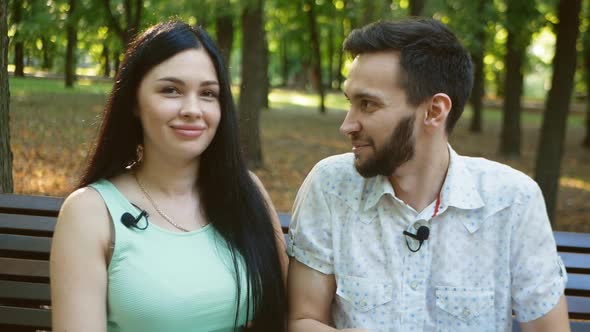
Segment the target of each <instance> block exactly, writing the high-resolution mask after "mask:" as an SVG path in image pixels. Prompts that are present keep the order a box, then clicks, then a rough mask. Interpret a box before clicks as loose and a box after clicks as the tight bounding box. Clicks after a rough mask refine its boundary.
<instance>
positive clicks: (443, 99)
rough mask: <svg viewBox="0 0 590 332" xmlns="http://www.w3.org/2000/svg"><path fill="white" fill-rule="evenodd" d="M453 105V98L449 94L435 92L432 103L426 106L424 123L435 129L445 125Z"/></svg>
mask: <svg viewBox="0 0 590 332" xmlns="http://www.w3.org/2000/svg"><path fill="white" fill-rule="evenodd" d="M452 106H453V103H452V102H451V98H450V97H449V96H448V95H447V94H445V93H437V94H435V95H434V96H433V97H432V100H431V101H430V105H428V107H427V108H426V114H425V116H424V125H425V126H427V127H431V128H433V129H434V128H440V127H444V126H445V123H446V120H447V116H448V115H449V112H450V111H451V108H452Z"/></svg>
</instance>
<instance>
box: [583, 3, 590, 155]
mask: <svg viewBox="0 0 590 332" xmlns="http://www.w3.org/2000/svg"><path fill="white" fill-rule="evenodd" d="M587 3H588V6H587V7H586V8H588V10H587V12H590V1H588V2H587ZM583 58H584V60H583V61H584V67H585V68H584V69H585V77H586V137H585V138H584V140H583V141H582V146H583V147H585V148H588V149H590V31H588V30H586V32H585V33H584V56H583Z"/></svg>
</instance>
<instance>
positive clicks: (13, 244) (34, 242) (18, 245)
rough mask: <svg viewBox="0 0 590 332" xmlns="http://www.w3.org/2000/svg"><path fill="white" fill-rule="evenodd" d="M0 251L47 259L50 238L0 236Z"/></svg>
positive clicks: (13, 235)
mask: <svg viewBox="0 0 590 332" xmlns="http://www.w3.org/2000/svg"><path fill="white" fill-rule="evenodd" d="M0 250H5V251H11V252H19V253H23V254H32V255H35V254H37V255H46V256H47V257H49V251H50V250H51V238H49V237H41V236H26V235H15V234H0Z"/></svg>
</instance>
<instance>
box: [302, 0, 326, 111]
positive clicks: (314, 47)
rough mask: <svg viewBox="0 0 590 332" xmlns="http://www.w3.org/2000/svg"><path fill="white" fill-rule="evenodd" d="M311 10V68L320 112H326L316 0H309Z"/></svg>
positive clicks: (309, 14) (308, 14) (309, 16)
mask: <svg viewBox="0 0 590 332" xmlns="http://www.w3.org/2000/svg"><path fill="white" fill-rule="evenodd" d="M307 4H308V5H309V10H308V11H307V17H308V19H309V32H310V34H311V52H312V53H311V68H312V76H313V77H312V82H314V81H315V88H316V89H317V91H318V94H319V95H320V108H319V111H320V113H326V106H325V101H324V99H325V96H324V83H323V80H322V57H321V53H320V40H319V33H318V27H317V22H316V17H315V11H314V2H313V1H309V0H308V1H307Z"/></svg>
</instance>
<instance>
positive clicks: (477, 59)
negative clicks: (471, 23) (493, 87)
mask: <svg viewBox="0 0 590 332" xmlns="http://www.w3.org/2000/svg"><path fill="white" fill-rule="evenodd" d="M477 6H478V8H477V9H478V12H479V13H482V12H483V10H484V6H485V0H479V1H478V3H477ZM485 29H486V26H485V24H480V25H478V31H477V32H476V35H475V37H476V38H477V43H476V44H475V46H474V47H473V49H472V51H471V59H472V60H473V66H474V75H473V89H472V91H471V98H470V102H471V107H472V108H473V117H472V118H471V125H470V127H469V130H470V131H471V132H472V133H481V132H482V131H483V126H482V112H483V97H484V95H485V86H484V84H485V78H484V72H483V65H484V64H483V57H484V55H485V42H486V30H485Z"/></svg>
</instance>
